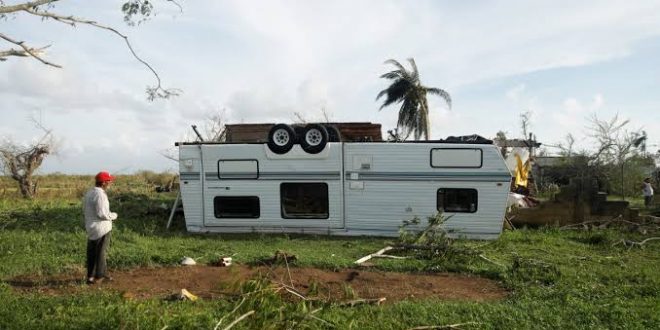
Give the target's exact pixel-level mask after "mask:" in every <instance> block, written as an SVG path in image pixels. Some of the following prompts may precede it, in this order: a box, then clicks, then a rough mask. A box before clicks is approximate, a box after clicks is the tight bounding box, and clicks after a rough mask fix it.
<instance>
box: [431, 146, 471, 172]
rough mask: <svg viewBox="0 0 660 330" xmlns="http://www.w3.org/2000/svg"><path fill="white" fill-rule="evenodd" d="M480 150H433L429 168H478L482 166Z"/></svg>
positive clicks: (445, 148) (444, 148)
mask: <svg viewBox="0 0 660 330" xmlns="http://www.w3.org/2000/svg"><path fill="white" fill-rule="evenodd" d="M481 156H482V150H481V149H480V148H461V149H457V148H447V147H443V148H433V149H431V167H462V168H479V167H481V164H482V157H481Z"/></svg>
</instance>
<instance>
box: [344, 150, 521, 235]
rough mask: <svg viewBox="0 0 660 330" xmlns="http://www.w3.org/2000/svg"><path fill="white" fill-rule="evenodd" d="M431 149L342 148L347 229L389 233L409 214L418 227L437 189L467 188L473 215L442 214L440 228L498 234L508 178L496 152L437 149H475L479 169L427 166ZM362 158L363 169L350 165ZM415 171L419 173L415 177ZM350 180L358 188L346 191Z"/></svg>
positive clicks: (434, 208)
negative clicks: (474, 201)
mask: <svg viewBox="0 0 660 330" xmlns="http://www.w3.org/2000/svg"><path fill="white" fill-rule="evenodd" d="M434 147H438V145H437V144H426V143H419V144H417V143H416V144H396V145H393V144H388V145H383V144H369V143H364V144H356V143H353V144H347V145H346V146H345V155H344V166H345V169H346V172H347V174H346V179H347V184H346V186H345V200H346V206H345V208H346V227H347V229H349V230H359V231H367V232H368V231H370V230H372V231H375V232H394V233H395V232H396V231H398V228H399V226H400V225H401V224H402V223H403V221H404V220H410V219H412V218H413V217H415V216H417V217H419V218H420V219H421V220H422V226H423V225H424V224H425V223H426V218H427V217H428V216H432V215H434V214H436V213H437V190H438V189H439V188H473V189H476V190H477V191H478V208H477V212H475V213H447V214H446V215H447V216H450V215H452V217H451V218H450V219H449V220H448V221H447V223H446V225H445V228H446V229H447V230H451V231H456V232H457V233H458V235H465V236H467V237H470V238H480V237H481V236H484V235H486V236H487V235H492V234H499V233H500V232H501V228H502V217H503V215H504V207H505V205H506V198H507V192H508V189H509V185H508V184H507V182H508V180H509V179H510V178H509V177H508V175H509V174H508V170H507V169H506V165H505V164H504V162H503V161H502V159H501V157H500V156H499V154H497V149H496V148H495V147H494V146H491V145H442V147H443V148H447V147H456V148H481V149H482V150H483V158H484V159H483V166H482V168H479V169H468V168H432V167H431V166H430V150H431V149H432V148H434ZM364 155H371V158H372V163H371V164H370V167H369V169H360V168H359V167H357V166H356V164H355V163H354V162H353V159H354V158H364ZM358 164H359V162H358ZM351 173H353V175H351ZM373 173H378V175H374V174H373ZM419 173H423V175H421V176H418V174H419ZM406 178H410V180H408V179H406ZM415 178H417V180H414V181H413V179H415ZM351 182H361V184H362V185H363V187H364V189H363V190H357V189H350V183H351ZM498 182H499V183H500V184H499V185H498ZM420 227H421V226H420Z"/></svg>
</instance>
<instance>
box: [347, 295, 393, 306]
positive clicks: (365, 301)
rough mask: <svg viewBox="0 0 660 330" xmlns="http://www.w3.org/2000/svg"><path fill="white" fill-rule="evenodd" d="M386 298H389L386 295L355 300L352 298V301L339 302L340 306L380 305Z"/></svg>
mask: <svg viewBox="0 0 660 330" xmlns="http://www.w3.org/2000/svg"><path fill="white" fill-rule="evenodd" d="M385 300H387V298H385V297H382V298H375V299H355V300H350V301H346V302H343V303H341V304H339V306H341V307H354V306H358V305H376V306H378V305H380V304H382V303H383V302H385Z"/></svg>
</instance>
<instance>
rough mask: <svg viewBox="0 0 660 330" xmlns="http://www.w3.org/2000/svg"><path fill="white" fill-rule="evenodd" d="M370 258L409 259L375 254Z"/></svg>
mask: <svg viewBox="0 0 660 330" xmlns="http://www.w3.org/2000/svg"><path fill="white" fill-rule="evenodd" d="M372 258H387V259H410V258H409V257H400V256H392V255H389V254H376V255H373V256H372Z"/></svg>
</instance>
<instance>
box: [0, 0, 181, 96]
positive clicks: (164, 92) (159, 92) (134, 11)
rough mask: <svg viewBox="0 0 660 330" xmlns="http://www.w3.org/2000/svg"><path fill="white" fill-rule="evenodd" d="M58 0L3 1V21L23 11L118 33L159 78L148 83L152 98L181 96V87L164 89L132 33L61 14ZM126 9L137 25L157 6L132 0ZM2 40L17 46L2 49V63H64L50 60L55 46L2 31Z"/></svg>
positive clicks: (0, 11) (126, 16)
mask: <svg viewBox="0 0 660 330" xmlns="http://www.w3.org/2000/svg"><path fill="white" fill-rule="evenodd" d="M166 1H167V2H170V3H174V4H175V5H177V6H178V7H179V8H181V6H180V5H179V4H178V3H177V2H175V1H172V0H166ZM57 2H60V0H36V1H25V2H21V3H18V4H13V5H9V4H5V1H4V0H0V20H1V19H7V17H8V16H12V17H14V16H17V15H20V14H28V15H32V16H37V17H41V18H42V20H44V21H48V20H50V21H56V22H59V23H63V24H67V25H70V26H72V27H76V26H77V25H87V26H91V27H94V28H97V29H101V30H105V31H107V32H110V33H112V34H114V35H115V36H118V37H119V38H121V39H123V41H124V43H125V44H126V46H127V48H128V50H129V51H130V53H131V55H132V56H133V57H134V58H135V59H136V60H137V61H139V62H140V63H142V64H143V65H144V66H145V67H146V68H147V69H148V70H149V71H150V72H151V73H152V74H153V76H154V78H155V79H156V82H155V83H154V84H153V85H151V86H147V88H146V93H147V99H148V100H150V101H153V100H154V99H156V98H164V99H167V98H169V97H172V96H177V95H179V94H180V93H181V90H179V89H176V88H164V87H163V86H162V83H161V79H160V76H159V75H158V73H157V72H156V70H155V69H154V68H153V67H152V66H151V65H150V64H149V63H148V62H146V61H145V60H143V59H142V58H141V57H140V56H138V54H137V53H136V52H135V50H134V49H133V46H132V45H131V43H130V41H129V40H128V36H126V35H125V34H123V33H121V32H119V31H118V30H117V29H115V28H113V27H110V26H106V25H103V24H99V23H97V22H96V21H93V20H89V19H85V18H80V17H75V16H73V15H62V14H59V13H55V12H53V9H54V6H55V3H57ZM122 11H123V12H124V20H125V21H126V22H127V23H128V24H129V25H134V22H135V21H136V20H137V22H138V24H139V22H142V21H144V20H146V19H148V18H149V17H150V15H151V14H152V13H153V5H152V3H151V2H149V1H147V0H129V1H127V2H126V3H124V5H123V6H122ZM0 40H4V41H5V42H7V43H10V44H12V45H13V46H16V47H17V48H9V49H0V62H2V61H6V60H7V59H8V58H10V57H31V58H34V59H36V60H38V61H39V62H41V63H43V64H44V65H46V66H50V67H54V68H62V66H61V65H59V64H56V63H53V62H50V61H49V60H47V59H46V58H45V57H44V52H45V50H46V49H47V48H49V47H50V46H51V45H45V46H40V47H34V46H31V45H29V44H28V43H27V42H25V41H23V40H20V39H16V38H13V37H11V36H8V35H5V34H4V33H0Z"/></svg>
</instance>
